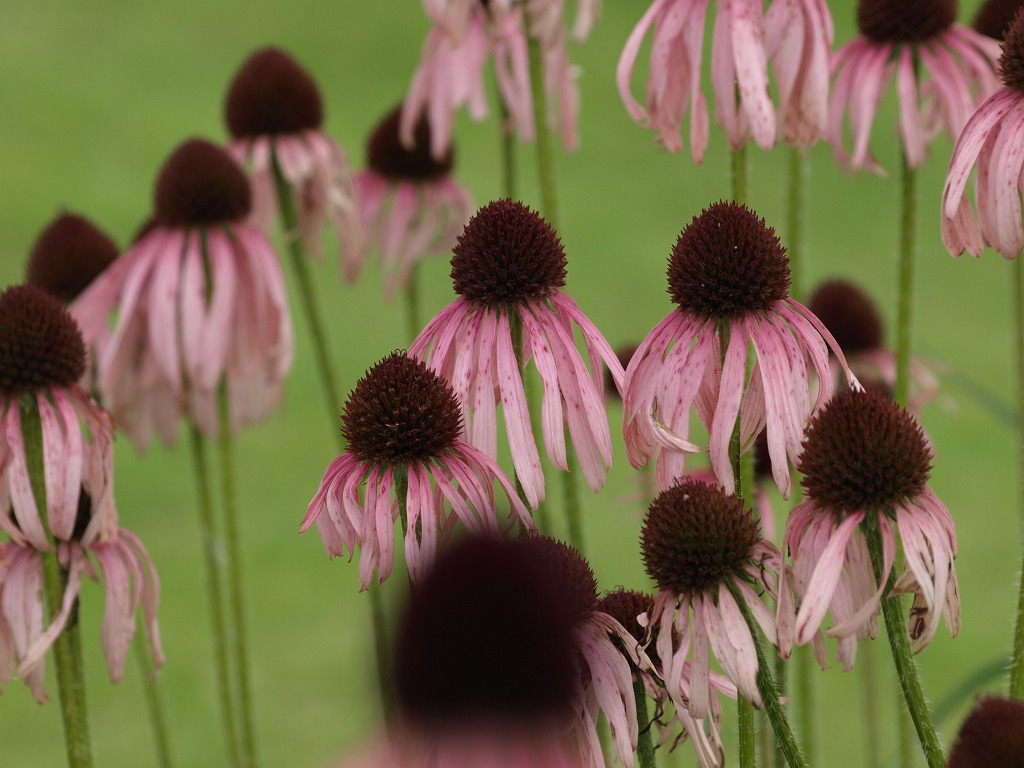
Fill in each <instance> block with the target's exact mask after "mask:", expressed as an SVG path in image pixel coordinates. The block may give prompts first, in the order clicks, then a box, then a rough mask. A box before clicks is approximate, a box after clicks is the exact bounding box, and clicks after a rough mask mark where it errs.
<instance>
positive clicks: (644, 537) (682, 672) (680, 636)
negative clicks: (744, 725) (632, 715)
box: [640, 478, 782, 766]
mask: <svg viewBox="0 0 1024 768" xmlns="http://www.w3.org/2000/svg"><path fill="white" fill-rule="evenodd" d="M640 546H641V550H642V553H643V559H644V566H645V567H646V569H647V573H648V575H649V576H650V577H651V578H652V579H654V581H655V583H656V584H657V585H658V594H657V596H656V597H655V600H654V606H653V608H652V609H651V612H650V614H649V617H648V624H649V626H650V628H651V629H650V632H651V636H652V640H653V642H654V644H655V647H656V649H657V654H658V658H659V659H660V662H661V669H660V671H661V676H662V679H663V680H664V681H665V688H666V690H667V692H668V695H669V697H670V698H671V700H672V702H673V704H674V705H675V707H676V711H677V714H678V716H679V717H680V720H681V721H682V722H683V725H684V727H685V728H686V730H687V732H688V733H689V735H690V737H691V738H692V739H693V740H694V746H695V747H696V748H697V759H698V762H700V764H701V765H704V766H709V765H714V766H717V765H720V764H721V762H722V752H721V750H722V745H721V739H720V737H719V735H718V723H719V721H720V720H721V705H720V704H719V703H718V698H717V696H714V695H713V692H714V691H715V690H716V689H717V690H718V691H721V692H723V693H726V694H727V695H735V692H736V690H737V689H738V691H739V693H740V695H742V696H743V697H744V698H746V699H748V700H749V701H751V702H752V703H753V704H754V705H755V706H761V705H762V699H761V694H760V692H759V690H758V687H757V670H758V662H757V652H756V648H755V643H756V642H757V641H756V639H755V638H754V637H753V636H752V635H751V632H750V628H749V627H748V626H747V622H746V619H745V618H744V614H743V611H742V610H741V607H740V604H739V602H738V600H742V601H743V602H744V603H745V604H746V608H747V610H748V611H749V612H750V613H752V614H753V616H754V618H755V619H756V621H757V623H758V625H759V626H760V627H761V629H762V631H763V632H764V633H765V635H766V637H767V638H768V640H769V641H770V642H772V643H774V642H775V619H774V615H773V614H772V612H771V610H770V609H769V607H768V606H767V605H766V604H765V603H764V598H763V597H762V595H761V594H759V591H760V592H763V594H767V595H769V596H772V597H776V598H778V599H781V598H779V593H778V578H777V574H778V573H779V572H780V571H781V569H782V557H781V555H780V554H779V551H778V550H777V549H776V548H775V546H774V545H773V544H771V543H770V542H767V541H765V540H764V539H762V538H761V532H760V529H759V527H758V524H757V521H756V520H755V519H754V516H753V514H752V513H751V511H750V510H748V509H745V508H744V507H743V502H742V501H741V500H740V499H737V498H736V497H735V496H728V495H726V494H725V493H724V492H723V491H722V490H721V489H720V488H717V487H715V486H711V485H707V484H706V483H702V482H699V481H696V480H693V479H690V478H684V479H683V480H681V481H680V482H678V483H676V484H675V485H673V486H672V487H671V488H669V489H668V490H666V491H663V492H662V493H661V494H660V495H659V496H658V497H657V498H656V499H655V500H654V502H653V503H652V504H651V506H650V509H649V510H648V513H647V516H646V517H645V519H644V524H643V528H642V529H641V533H640ZM752 585H756V586H757V589H755V587H754V586H752ZM709 648H710V649H711V650H712V651H714V654H715V658H716V659H718V662H719V664H720V665H721V667H722V669H723V670H724V671H725V674H726V676H727V677H728V678H729V680H731V681H732V682H733V683H734V684H735V686H736V687H735V688H732V687H731V686H729V685H727V684H725V683H723V682H722V681H721V680H719V679H718V678H717V677H716V676H714V675H712V674H711V672H710V668H709V654H708V650H709ZM709 717H710V721H709V723H708V726H709V727H705V724H703V723H702V721H703V720H704V719H705V718H709Z"/></svg>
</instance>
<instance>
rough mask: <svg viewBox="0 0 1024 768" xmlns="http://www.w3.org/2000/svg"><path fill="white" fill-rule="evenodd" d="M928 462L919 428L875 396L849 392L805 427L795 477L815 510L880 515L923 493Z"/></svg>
mask: <svg viewBox="0 0 1024 768" xmlns="http://www.w3.org/2000/svg"><path fill="white" fill-rule="evenodd" d="M931 459H932V456H931V452H930V451H929V449H928V445H927V443H926V442H925V438H924V433H923V432H922V431H921V427H919V426H918V424H917V422H916V421H914V419H913V417H911V416H910V415H909V414H908V413H907V412H906V411H905V410H903V409H902V408H900V407H899V406H898V405H897V404H896V403H894V402H893V401H892V400H890V399H889V398H887V397H885V395H883V394H880V393H878V392H860V391H853V390H848V391H846V392H840V393H838V394H836V395H835V396H833V397H832V399H831V400H829V401H828V403H826V404H825V407H824V408H823V409H822V410H821V411H819V412H818V413H817V414H816V415H815V416H814V417H812V419H811V421H810V423H809V424H808V425H807V430H806V432H805V433H804V444H803V450H802V452H801V454H800V471H801V472H802V473H803V476H804V478H803V486H804V490H805V491H806V492H807V495H808V496H809V497H810V498H812V499H813V500H814V501H815V502H816V503H817V505H818V506H820V507H825V508H828V509H831V510H833V511H835V512H836V513H839V514H845V513H849V512H856V511H857V510H860V509H871V510H875V511H879V512H884V511H887V510H889V509H891V508H892V507H893V505H895V504H898V503H900V502H903V501H904V500H907V499H913V498H914V497H915V496H917V495H918V494H919V493H921V491H922V490H924V487H925V485H926V484H927V483H928V476H929V473H930V472H931Z"/></svg>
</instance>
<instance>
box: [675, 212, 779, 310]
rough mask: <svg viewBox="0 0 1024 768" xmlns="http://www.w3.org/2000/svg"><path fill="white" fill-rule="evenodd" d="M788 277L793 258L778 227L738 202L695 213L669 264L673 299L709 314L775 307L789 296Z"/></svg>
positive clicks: (677, 242)
mask: <svg viewBox="0 0 1024 768" xmlns="http://www.w3.org/2000/svg"><path fill="white" fill-rule="evenodd" d="M789 279H790V278H789V258H788V257H787V256H786V249H785V248H783V247H782V244H781V243H780V242H779V238H778V237H776V236H775V230H774V229H772V228H771V227H769V226H768V225H767V224H765V221H764V219H762V218H759V217H758V215H757V214H756V213H754V212H753V211H752V210H750V209H749V208H747V207H746V206H743V205H739V204H737V203H734V202H718V203H715V204H714V205H712V206H711V207H710V208H707V209H706V210H704V211H702V212H701V214H700V215H699V216H695V217H694V219H693V221H692V222H690V225H689V226H688V227H687V228H686V229H684V230H683V231H682V233H681V234H680V235H679V239H678V240H677V241H676V244H675V247H673V248H672V256H671V257H670V259H669V264H668V292H669V295H671V296H672V301H674V302H675V303H676V304H678V305H679V307H680V309H682V310H683V311H684V312H689V313H692V314H695V315H697V316H699V317H704V318H708V319H723V318H729V317H736V316H739V315H745V314H747V313H750V312H760V311H763V310H767V309H770V308H771V306H772V305H773V304H774V303H775V302H776V301H781V300H783V299H785V298H786V297H787V296H789Z"/></svg>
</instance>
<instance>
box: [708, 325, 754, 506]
mask: <svg viewBox="0 0 1024 768" xmlns="http://www.w3.org/2000/svg"><path fill="white" fill-rule="evenodd" d="M748 339H749V336H748V331H747V326H746V323H745V322H744V321H743V319H742V318H740V319H737V320H732V321H730V323H729V346H728V348H727V349H726V352H725V363H724V365H723V366H722V377H721V382H720V385H719V390H718V404H717V407H716V408H715V415H714V421H713V422H712V424H711V430H710V444H709V448H708V450H709V453H710V455H711V466H712V468H713V469H714V470H715V476H716V477H717V478H718V482H720V483H721V484H722V488H724V489H725V492H726V493H730V494H731V493H733V492H734V489H735V482H736V479H735V477H734V476H733V469H732V460H731V459H730V457H729V443H730V441H731V440H732V433H733V431H734V429H735V427H736V417H737V416H738V415H739V411H740V402H741V401H742V399H743V385H744V380H745V379H746V373H747V344H748Z"/></svg>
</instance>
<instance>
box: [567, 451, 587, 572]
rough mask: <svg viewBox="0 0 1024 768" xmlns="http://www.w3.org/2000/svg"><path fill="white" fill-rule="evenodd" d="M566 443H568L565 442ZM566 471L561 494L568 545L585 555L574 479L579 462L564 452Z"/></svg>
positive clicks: (578, 498)
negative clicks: (562, 495) (567, 528)
mask: <svg viewBox="0 0 1024 768" xmlns="http://www.w3.org/2000/svg"><path fill="white" fill-rule="evenodd" d="M566 442H568V441H566ZM565 466H566V467H567V471H565V472H563V473H562V492H563V494H564V495H565V499H564V501H565V519H566V522H567V523H568V525H569V543H570V544H571V545H572V546H573V547H575V548H576V551H577V552H579V553H580V554H581V555H585V553H586V549H585V548H584V546H583V518H582V516H581V515H580V489H579V483H577V482H576V478H577V477H578V476H579V474H580V460H579V459H578V458H576V454H575V453H574V452H573V451H566V452H565Z"/></svg>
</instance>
